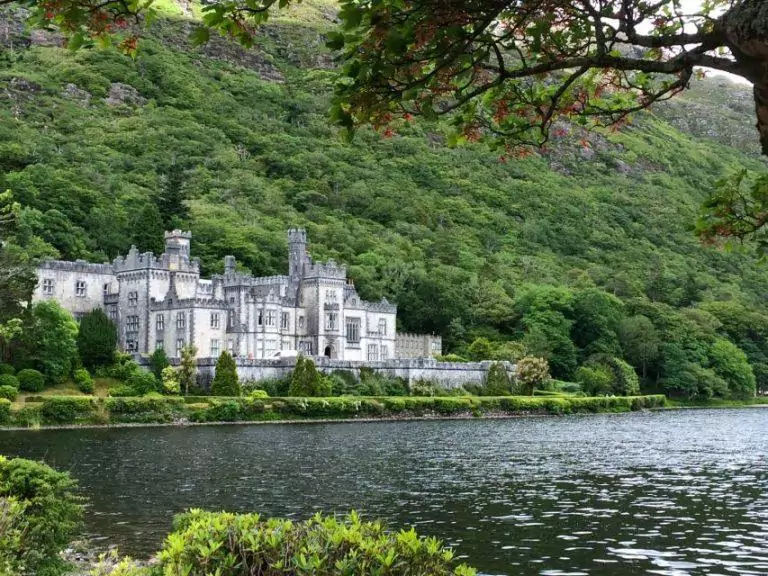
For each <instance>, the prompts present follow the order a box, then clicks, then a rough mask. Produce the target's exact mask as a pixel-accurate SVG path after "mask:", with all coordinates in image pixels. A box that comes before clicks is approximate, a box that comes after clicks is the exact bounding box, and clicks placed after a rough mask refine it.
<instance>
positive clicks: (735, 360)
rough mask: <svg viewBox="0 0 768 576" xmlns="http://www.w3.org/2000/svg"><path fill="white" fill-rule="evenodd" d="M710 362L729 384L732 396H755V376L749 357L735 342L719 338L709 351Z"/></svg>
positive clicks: (713, 368) (716, 372)
mask: <svg viewBox="0 0 768 576" xmlns="http://www.w3.org/2000/svg"><path fill="white" fill-rule="evenodd" d="M709 361H710V366H711V368H712V370H714V372H715V374H717V375H718V376H720V377H721V378H723V380H725V381H726V382H728V390H729V391H730V394H731V396H733V397H734V398H750V397H752V396H754V395H755V374H754V373H753V372H752V368H751V367H750V365H749V362H748V361H747V355H746V354H744V351H743V350H741V349H740V348H739V347H738V346H736V345H735V344H734V343H733V342H730V341H729V340H726V339H725V338H718V339H717V340H716V341H715V343H714V344H713V345H712V347H711V348H710V349H709Z"/></svg>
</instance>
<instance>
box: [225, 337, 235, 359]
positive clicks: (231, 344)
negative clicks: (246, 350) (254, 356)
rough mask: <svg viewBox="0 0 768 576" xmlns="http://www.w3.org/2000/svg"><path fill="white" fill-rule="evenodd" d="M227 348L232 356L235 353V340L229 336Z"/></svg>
mask: <svg viewBox="0 0 768 576" xmlns="http://www.w3.org/2000/svg"><path fill="white" fill-rule="evenodd" d="M227 350H229V353H230V354H231V355H232V356H234V355H235V341H234V340H232V338H230V339H229V340H227Z"/></svg>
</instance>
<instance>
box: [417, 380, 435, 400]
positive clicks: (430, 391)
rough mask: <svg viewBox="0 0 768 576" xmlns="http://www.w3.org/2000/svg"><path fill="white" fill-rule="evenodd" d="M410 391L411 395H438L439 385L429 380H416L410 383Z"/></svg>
mask: <svg viewBox="0 0 768 576" xmlns="http://www.w3.org/2000/svg"><path fill="white" fill-rule="evenodd" d="M410 392H411V396H422V397H425V396H426V397H431V396H437V395H438V393H439V392H440V387H439V386H438V385H437V384H435V383H434V382H430V381H429V380H417V381H416V382H414V383H413V384H411V390H410Z"/></svg>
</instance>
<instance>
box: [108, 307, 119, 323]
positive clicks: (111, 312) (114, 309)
mask: <svg viewBox="0 0 768 576" xmlns="http://www.w3.org/2000/svg"><path fill="white" fill-rule="evenodd" d="M109 319H110V320H112V321H113V322H116V321H117V306H110V307H109Z"/></svg>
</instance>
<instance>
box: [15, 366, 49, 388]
mask: <svg viewBox="0 0 768 576" xmlns="http://www.w3.org/2000/svg"><path fill="white" fill-rule="evenodd" d="M16 378H18V380H19V390H24V391H25V392H42V391H43V388H45V376H43V374H42V373H41V372H38V371H37V370H32V369H31V368H27V369H26V370H21V371H19V373H18V374H16Z"/></svg>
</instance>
